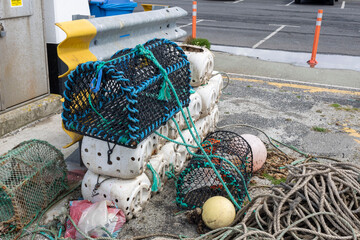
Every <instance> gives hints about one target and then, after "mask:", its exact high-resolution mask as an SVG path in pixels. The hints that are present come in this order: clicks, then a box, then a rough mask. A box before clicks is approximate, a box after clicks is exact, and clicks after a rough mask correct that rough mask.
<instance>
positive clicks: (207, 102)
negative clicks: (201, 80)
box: [195, 84, 218, 118]
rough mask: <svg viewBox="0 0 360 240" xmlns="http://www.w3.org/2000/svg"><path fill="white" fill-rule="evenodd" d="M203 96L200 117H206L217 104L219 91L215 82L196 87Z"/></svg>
mask: <svg viewBox="0 0 360 240" xmlns="http://www.w3.org/2000/svg"><path fill="white" fill-rule="evenodd" d="M195 91H196V92H197V93H198V94H199V95H200V96H201V101H202V107H201V114H200V117H201V118H202V117H205V116H207V115H209V114H210V113H211V110H212V109H213V107H214V106H215V104H216V100H217V97H218V92H217V91H216V88H215V86H214V85H213V84H211V85H210V84H208V85H204V86H201V87H198V88H196V89H195Z"/></svg>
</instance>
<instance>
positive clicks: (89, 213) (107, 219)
mask: <svg viewBox="0 0 360 240" xmlns="http://www.w3.org/2000/svg"><path fill="white" fill-rule="evenodd" d="M110 204H111V202H109V201H102V202H97V203H92V202H90V201H88V200H80V201H71V202H70V217H71V218H72V219H73V220H74V222H75V224H76V225H77V226H78V228H79V229H80V230H81V231H83V232H84V233H85V234H87V235H89V236H90V237H92V238H98V237H110V236H109V235H108V233H106V231H104V229H103V228H105V229H106V230H107V231H108V232H109V233H111V234H112V236H111V237H116V236H117V234H118V233H119V232H120V230H121V227H122V226H123V225H124V223H125V222H126V218H125V215H124V213H123V212H122V211H121V210H120V209H117V208H114V207H111V206H108V205H110ZM65 238H71V239H83V238H84V236H82V235H81V234H80V233H79V232H77V231H76V229H75V227H74V226H73V224H72V223H71V222H70V220H68V221H67V223H66V233H65Z"/></svg>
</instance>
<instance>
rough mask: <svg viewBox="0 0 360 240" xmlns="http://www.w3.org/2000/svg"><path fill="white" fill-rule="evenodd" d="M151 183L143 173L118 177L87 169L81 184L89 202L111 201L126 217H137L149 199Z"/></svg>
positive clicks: (83, 193)
mask: <svg viewBox="0 0 360 240" xmlns="http://www.w3.org/2000/svg"><path fill="white" fill-rule="evenodd" d="M150 192H151V183H150V180H149V178H148V177H147V176H146V175H145V173H143V174H141V175H140V176H138V177H136V178H134V179H119V178H114V177H109V176H102V175H98V174H95V173H93V172H91V171H87V172H86V174H85V176H84V179H83V181H82V185H81V193H82V195H83V197H84V199H87V200H89V201H91V202H99V201H102V200H109V201H112V202H113V203H114V204H116V206H117V207H118V208H120V209H121V210H122V211H123V212H124V213H125V216H126V219H131V218H133V217H138V216H139V215H140V214H141V212H142V210H143V207H144V205H145V204H146V203H147V201H148V200H149V199H150V196H151V195H150Z"/></svg>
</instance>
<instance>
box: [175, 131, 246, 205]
mask: <svg viewBox="0 0 360 240" xmlns="http://www.w3.org/2000/svg"><path fill="white" fill-rule="evenodd" d="M201 145H202V147H203V149H204V151H205V153H206V154H207V155H208V156H209V158H210V160H211V163H212V165H213V166H214V168H215V169H216V170H217V171H218V173H219V176H220V178H221V179H222V180H223V182H224V183H225V185H226V187H227V188H228V190H229V191H230V192H231V194H232V196H233V197H234V199H235V200H236V201H237V203H238V204H239V205H241V204H242V203H243V201H244V199H245V197H246V191H247V190H246V189H247V185H248V183H249V181H250V179H251V176H252V151H251V148H250V146H249V144H248V143H247V142H246V141H245V139H243V138H242V137H241V136H239V135H238V134H236V133H233V132H228V131H218V132H214V133H211V134H209V135H208V136H207V137H206V138H205V140H204V141H203V142H202V144H201ZM197 154H198V156H195V157H193V158H192V159H191V160H190V162H189V164H188V165H187V167H186V168H185V170H183V171H182V172H181V174H180V176H179V178H178V180H177V184H176V185H177V198H176V201H177V203H178V205H179V206H181V207H183V208H186V209H192V208H195V207H202V205H203V204H204V202H205V201H206V200H207V199H209V198H210V197H213V196H224V197H227V196H228V194H227V192H226V190H225V188H224V186H223V184H222V183H221V181H220V179H219V176H217V174H216V173H215V171H214V169H213V167H212V166H211V164H210V163H209V162H208V161H207V160H206V159H205V158H204V157H203V156H200V155H201V154H202V151H201V150H200V149H199V150H198V151H197Z"/></svg>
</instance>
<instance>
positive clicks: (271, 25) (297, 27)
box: [269, 24, 300, 28]
mask: <svg viewBox="0 0 360 240" xmlns="http://www.w3.org/2000/svg"><path fill="white" fill-rule="evenodd" d="M269 26H279V27H281V26H284V25H281V24H269ZM285 26H286V27H295V28H299V27H300V26H294V25H285Z"/></svg>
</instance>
